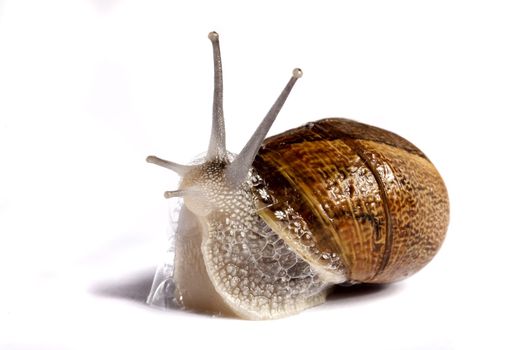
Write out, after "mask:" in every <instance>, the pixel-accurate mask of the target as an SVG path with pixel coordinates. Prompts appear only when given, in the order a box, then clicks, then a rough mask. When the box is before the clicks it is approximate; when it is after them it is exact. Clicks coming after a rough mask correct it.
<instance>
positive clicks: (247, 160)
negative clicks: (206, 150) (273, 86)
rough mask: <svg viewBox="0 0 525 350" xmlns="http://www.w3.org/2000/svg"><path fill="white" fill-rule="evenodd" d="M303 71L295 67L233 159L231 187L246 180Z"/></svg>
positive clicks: (228, 177) (228, 178) (229, 179)
mask: <svg viewBox="0 0 525 350" xmlns="http://www.w3.org/2000/svg"><path fill="white" fill-rule="evenodd" d="M302 75H303V72H302V71H301V69H299V68H295V69H294V70H293V73H292V77H291V78H290V80H289V81H288V83H287V84H286V86H285V87H284V89H283V91H282V92H281V94H280V95H279V97H278V98H277V100H276V101H275V103H274V104H273V106H272V108H270V110H269V111H268V113H267V114H266V116H265V117H264V119H263V120H262V122H261V124H259V126H258V127H257V129H256V130H255V132H254V133H253V135H252V137H251V138H250V140H249V141H248V143H246V145H245V146H244V148H243V149H242V151H241V152H240V153H239V155H238V156H237V157H236V158H235V159H234V160H233V162H232V163H231V164H230V165H229V166H228V168H227V169H226V179H227V181H228V183H229V184H230V186H231V187H233V188H234V187H237V186H238V185H240V184H241V183H242V182H243V181H245V180H246V176H247V175H248V172H249V171H250V169H251V167H252V163H253V160H254V159H255V156H256V155H257V152H258V151H259V148H261V145H262V143H263V141H264V138H265V137H266V135H267V134H268V131H269V130H270V128H271V126H272V124H273V122H274V121H275V118H277V115H278V114H279V112H280V111H281V108H282V107H283V105H284V103H285V102H286V99H287V98H288V96H289V95H290V92H291V91H292V88H293V86H294V85H295V83H296V82H297V79H299V78H300V77H302Z"/></svg>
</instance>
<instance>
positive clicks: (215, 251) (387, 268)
mask: <svg viewBox="0 0 525 350" xmlns="http://www.w3.org/2000/svg"><path fill="white" fill-rule="evenodd" d="M209 39H210V40H211V42H212V47H213V57H214V97H213V121H212V132H211V138H210V142H209V148H208V151H207V153H206V155H205V157H204V159H202V160H200V161H198V162H196V163H195V164H192V165H182V164H178V163H174V162H171V161H167V160H164V159H161V158H157V157H155V156H149V157H148V158H147V162H149V163H153V164H156V165H159V166H162V167H164V168H168V169H170V170H172V171H174V172H176V173H177V174H178V175H179V176H180V177H181V182H180V186H179V189H177V190H174V191H167V192H165V197H166V198H171V197H179V198H182V199H183V204H182V206H181V208H180V211H179V213H178V215H179V216H178V226H177V229H176V231H177V232H176V237H175V238H174V240H175V243H174V250H175V252H174V257H175V258H174V259H175V261H174V262H173V271H171V275H170V276H169V279H170V281H171V282H173V285H174V286H175V290H174V291H173V294H172V295H173V299H174V300H173V301H174V302H175V303H176V304H178V305H180V306H182V307H183V308H187V309H190V310H196V311H200V312H206V313H211V314H220V315H231V316H238V317H240V318H245V319H273V318H280V317H284V316H287V315H291V314H295V313H298V312H300V311H302V310H304V309H306V308H310V307H312V306H315V305H318V304H321V303H323V302H324V301H325V299H326V295H327V294H328V293H329V291H330V290H331V287H332V286H334V285H337V284H357V283H379V284H382V283H391V282H396V281H399V280H401V279H404V278H406V277H408V276H410V275H412V274H413V273H415V272H417V271H418V270H420V269H421V268H422V267H423V266H425V265H426V264H427V263H428V262H429V261H430V260H431V259H432V258H433V257H434V255H435V254H436V252H437V251H438V249H439V248H440V246H441V244H442V242H443V239H444V237H445V233H446V230H447V226H448V220H449V203H448V195H447V190H446V187H445V184H444V182H443V180H442V178H441V177H440V175H439V173H438V171H437V170H436V168H435V167H434V165H433V164H432V163H431V162H430V161H429V160H428V158H427V157H426V156H425V155H424V154H423V153H422V152H421V151H420V150H419V149H418V148H417V147H416V146H414V145H413V144H411V143H410V142H408V141H407V140H405V139H403V138H402V137H400V136H398V135H396V134H394V133H392V132H389V131H386V130H383V129H380V128H377V127H374V126H369V125H365V124H362V123H359V122H356V121H352V120H347V119H335V118H331V119H323V120H319V121H316V122H311V123H307V124H305V125H303V126H300V127H298V128H296V129H293V130H289V131H286V132H284V133H282V134H280V135H276V136H273V137H270V138H267V139H265V137H266V135H267V133H268V131H269V129H270V127H271V125H272V123H273V122H274V120H275V118H276V116H277V114H278V113H279V111H280V109H281V107H282V106H283V104H284V102H285V100H286V99H287V97H288V95H289V93H290V91H291V90H292V87H293V86H294V84H295V83H296V81H297V80H298V79H299V78H300V77H301V76H302V71H301V70H300V69H297V68H296V69H294V70H293V74H292V77H291V78H290V80H289V81H288V83H287V85H286V86H285V88H284V89H283V91H282V92H281V94H280V95H279V97H278V98H277V100H276V102H275V103H274V105H273V106H272V107H271V109H270V111H269V112H268V114H267V115H266V117H265V118H264V119H263V121H262V122H261V124H260V125H259V126H258V128H257V129H256V131H255V132H254V134H253V135H252V136H251V138H250V140H249V141H248V143H247V144H246V146H244V148H243V149H242V150H241V152H240V153H239V154H238V155H234V154H232V153H229V152H228V151H227V150H226V147H225V126H224V117H223V105H222V102H223V80H222V64H221V54H220V47H219V36H218V34H217V33H216V32H211V33H210V34H209ZM159 288H160V287H159Z"/></svg>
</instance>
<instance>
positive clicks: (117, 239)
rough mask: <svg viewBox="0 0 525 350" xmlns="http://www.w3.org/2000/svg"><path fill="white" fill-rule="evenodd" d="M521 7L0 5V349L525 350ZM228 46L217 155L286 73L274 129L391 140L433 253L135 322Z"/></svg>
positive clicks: (200, 141) (245, 132)
mask: <svg viewBox="0 0 525 350" xmlns="http://www.w3.org/2000/svg"><path fill="white" fill-rule="evenodd" d="M524 18H525V5H524V4H523V2H522V1H466V0H463V1H461V0H454V1H447V0H442V1H341V2H337V1H323V2H321V1H316V2H313V1H274V0H267V1H262V2H258V5H253V4H252V3H251V2H248V1H245V2H241V1H239V2H228V1H194V2H192V3H191V5H188V4H183V3H182V2H181V3H177V2H175V1H165V2H162V1H118V0H106V1H105V0H81V1H71V0H63V1H58V0H48V1H27V0H17V1H12V0H4V1H1V0H0V167H1V168H0V169H1V170H0V283H1V285H0V348H2V349H4V348H5V349H117V348H118V349H120V348H122V349H182V348H188V347H190V346H203V347H205V348H208V349H220V348H227V349H240V348H243V349H274V348H275V349H277V348H281V347H282V348H294V349H301V348H315V349H321V348H323V349H335V348H342V349H468V348H472V349H474V348H478V349H479V348H499V349H519V348H521V349H523V348H524V347H525V342H524V340H523V334H522V333H523V324H524V323H525V322H524V317H523V314H524V312H525V308H524V302H523V295H525V294H524V292H525V288H524V287H523V286H522V282H523V276H524V274H523V271H522V268H523V266H524V263H523V259H524V258H523V247H524V244H525V239H524V236H525V230H524V225H523V217H524V214H523V209H524V208H523V207H524V205H523V198H524V195H525V191H524V189H523V177H524V172H523V170H524V167H523V156H522V151H523V149H524V145H525V144H524V141H523V138H524V136H523V131H524V127H523V126H522V124H520V122H522V121H523V119H524V116H525V103H524V96H525V68H524V67H525V47H524V46H525V21H524ZM210 30H216V31H218V32H219V33H220V34H221V44H222V52H223V60H224V73H225V113H226V127H227V145H228V149H229V150H230V151H233V152H238V151H239V150H240V148H241V147H242V146H243V144H244V142H246V141H247V139H248V137H249V136H250V133H251V132H252V131H253V130H254V129H255V127H256V125H257V124H258V122H259V121H260V120H261V118H262V117H263V116H264V114H265V113H266V111H267V110H268V108H269V107H270V105H271V104H272V103H273V100H274V99H275V97H276V96H277V95H278V93H279V92H280V90H281V89H282V87H283V86H284V84H285V83H286V81H287V80H288V78H289V76H290V73H291V71H292V68H294V67H296V66H299V67H301V68H302V69H303V71H304V77H303V79H301V80H300V81H299V82H298V83H297V85H296V88H295V90H294V91H293V92H292V95H291V97H290V99H289V100H288V102H287V104H286V106H285V107H284V108H283V110H282V112H281V114H280V116H279V118H278V119H277V121H276V123H275V125H274V127H273V128H272V131H271V133H277V132H281V131H284V130H286V129H289V128H291V127H294V126H298V125H300V124H303V123H306V122H308V121H312V120H315V119H319V118H322V117H328V116H337V117H347V118H353V119H357V120H360V121H362V122H366V123H369V124H373V125H377V126H380V127H383V128H386V129H389V130H392V131H394V132H396V133H398V134H400V135H402V136H404V137H406V138H407V139H409V140H411V141H412V142H413V143H415V144H416V145H418V146H419V147H420V148H421V149H422V150H423V151H424V152H425V153H426V154H427V155H428V156H429V158H430V159H432V161H433V162H434V163H435V165H436V166H437V167H438V169H439V170H440V172H441V174H442V175H443V178H444V179H445V182H446V183H447V185H448V189H449V194H450V202H451V222H450V226H449V231H448V237H447V239H446V241H445V244H444V246H443V248H442V249H441V251H440V252H439V254H438V255H437V257H436V258H435V260H434V261H433V262H432V263H431V264H430V265H428V266H427V267H426V268H425V269H424V270H422V271H421V272H420V273H419V274H417V275H415V276H413V277H412V278H410V279H408V280H406V281H403V282H401V283H398V284H395V285H392V286H390V287H387V288H383V289H372V290H364V291H363V290H361V291H353V292H352V291H350V292H340V293H338V294H337V295H336V296H335V297H332V298H330V299H329V300H328V302H327V303H326V304H325V305H323V306H320V307H317V308H314V309H311V310H308V311H306V312H303V313H302V314H300V315H297V316H294V317H289V318H286V319H282V320H277V321H266V322H248V321H241V320H232V319H221V318H211V317H208V316H203V315H195V314H191V313H188V312H183V311H173V312H161V311H157V310H153V309H151V308H148V307H146V306H145V305H144V304H143V299H144V298H145V297H146V294H147V292H148V287H149V283H150V281H151V278H152V275H153V272H154V269H155V265H156V264H157V262H159V260H160V259H161V257H162V251H163V249H164V246H163V243H164V239H165V232H166V226H167V217H168V206H169V204H168V202H167V201H166V200H164V199H163V197H162V192H163V191H164V190H167V189H174V188H175V187H176V184H177V179H176V178H175V177H174V176H173V174H172V173H170V172H168V171H165V170H163V169H160V168H158V167H154V166H151V165H147V164H146V163H145V162H144V158H145V157H146V156H147V155H148V154H157V155H159V156H162V157H166V158H168V159H172V160H175V161H180V162H184V161H188V160H190V159H191V158H192V157H194V156H195V155H197V154H199V153H201V152H203V151H204V150H206V147H207V142H208V135H209V129H210V126H211V101H212V58H211V45H210V43H209V41H208V39H207V33H208V32H209V31H210Z"/></svg>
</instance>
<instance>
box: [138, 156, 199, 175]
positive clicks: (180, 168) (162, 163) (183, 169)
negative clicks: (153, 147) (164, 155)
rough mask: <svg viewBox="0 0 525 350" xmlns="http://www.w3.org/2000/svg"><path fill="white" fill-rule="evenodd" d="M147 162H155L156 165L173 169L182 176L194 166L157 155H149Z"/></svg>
mask: <svg viewBox="0 0 525 350" xmlns="http://www.w3.org/2000/svg"><path fill="white" fill-rule="evenodd" d="M146 162H148V163H151V164H155V165H158V166H161V167H163V168H166V169H170V170H173V171H174V172H176V173H177V174H178V175H180V176H184V175H186V174H187V173H188V172H189V171H190V170H191V168H192V166H189V165H182V164H178V163H174V162H171V161H169V160H165V159H161V158H159V157H156V156H149V157H147V158H146Z"/></svg>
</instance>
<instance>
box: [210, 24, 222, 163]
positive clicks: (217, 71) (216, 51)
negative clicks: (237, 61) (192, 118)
mask: <svg viewBox="0 0 525 350" xmlns="http://www.w3.org/2000/svg"><path fill="white" fill-rule="evenodd" d="M208 38H209V39H210V40H211V43H212V47H213V68H214V84H213V85H214V91H213V121H212V128H211V136H210V144H209V146H208V154H207V159H208V160H213V159H226V157H227V152H226V131H225V127H224V106H223V91H224V90H223V83H222V59H221V49H220V45H219V34H217V33H216V32H211V33H210V34H208Z"/></svg>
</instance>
